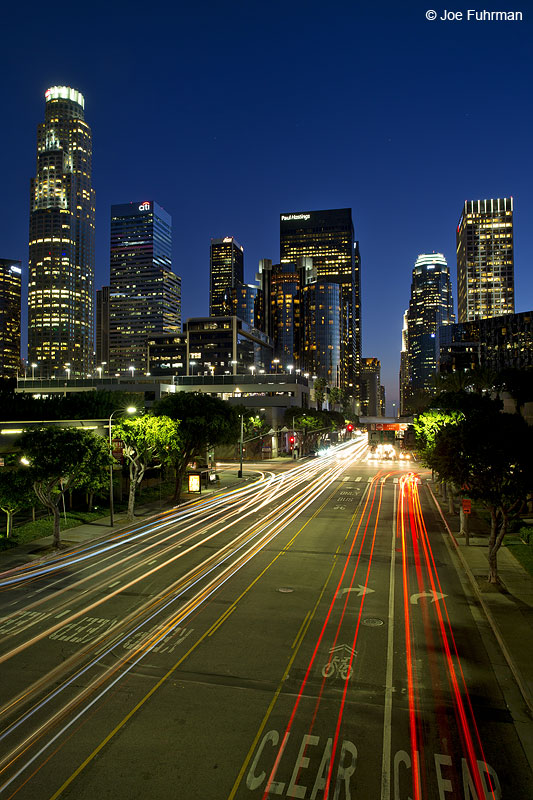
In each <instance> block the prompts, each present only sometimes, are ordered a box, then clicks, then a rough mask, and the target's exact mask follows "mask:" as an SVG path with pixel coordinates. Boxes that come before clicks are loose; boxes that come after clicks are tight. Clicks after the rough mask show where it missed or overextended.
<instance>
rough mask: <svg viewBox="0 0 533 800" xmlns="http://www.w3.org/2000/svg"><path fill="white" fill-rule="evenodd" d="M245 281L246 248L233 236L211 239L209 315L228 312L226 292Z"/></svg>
mask: <svg viewBox="0 0 533 800" xmlns="http://www.w3.org/2000/svg"><path fill="white" fill-rule="evenodd" d="M240 283H244V250H243V248H242V247H241V245H240V244H239V242H238V241H237V240H236V239H235V238H234V237H233V236H225V237H224V238H223V239H211V251H210V259H209V315H210V316H211V317H219V316H221V315H223V314H225V313H226V312H227V307H226V303H225V296H226V293H227V292H228V291H229V290H231V289H233V288H234V287H235V286H237V285H238V284H240Z"/></svg>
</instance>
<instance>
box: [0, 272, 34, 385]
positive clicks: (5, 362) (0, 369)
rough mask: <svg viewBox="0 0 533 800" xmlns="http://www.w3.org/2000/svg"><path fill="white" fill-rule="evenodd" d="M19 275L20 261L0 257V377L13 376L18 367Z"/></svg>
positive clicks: (16, 372) (15, 374)
mask: <svg viewBox="0 0 533 800" xmlns="http://www.w3.org/2000/svg"><path fill="white" fill-rule="evenodd" d="M21 275H22V262H21V261H13V260H11V259H9V258H0V378H15V377H16V376H17V374H18V371H19V368H20V311H21V308H20V298H21V295H20V291H21ZM33 363H35V362H33Z"/></svg>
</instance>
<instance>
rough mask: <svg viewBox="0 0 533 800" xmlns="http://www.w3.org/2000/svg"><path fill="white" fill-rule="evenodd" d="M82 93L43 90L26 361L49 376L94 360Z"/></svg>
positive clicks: (75, 371)
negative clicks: (43, 109)
mask: <svg viewBox="0 0 533 800" xmlns="http://www.w3.org/2000/svg"><path fill="white" fill-rule="evenodd" d="M84 105H85V101H84V98H83V95H82V94H81V93H80V92H78V91H76V90H75V89H71V88H69V87H67V86H52V87H51V88H50V89H48V90H47V91H46V93H45V121H44V122H43V123H41V124H39V126H38V128H37V170H36V175H35V178H32V180H31V198H30V237H29V239H30V240H29V288H28V360H29V361H30V362H34V363H38V364H39V368H40V371H41V374H42V375H43V376H45V375H46V376H50V377H52V375H54V374H55V373H56V372H57V373H58V374H59V373H64V370H65V366H66V365H68V369H70V373H71V374H72V375H79V376H82V375H85V374H87V372H88V371H89V370H90V369H91V367H92V359H93V329H94V308H93V282H94V190H93V188H92V184H91V170H92V167H91V161H92V136H91V129H90V128H89V126H88V125H87V123H86V122H85V114H84Z"/></svg>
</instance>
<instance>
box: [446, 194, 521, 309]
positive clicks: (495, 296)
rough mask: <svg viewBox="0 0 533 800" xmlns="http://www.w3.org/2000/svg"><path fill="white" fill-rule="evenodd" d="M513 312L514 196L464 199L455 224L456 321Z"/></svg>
mask: <svg viewBox="0 0 533 800" xmlns="http://www.w3.org/2000/svg"><path fill="white" fill-rule="evenodd" d="M513 312H514V248H513V198H512V197H505V198H497V199H491V200H467V201H466V202H465V204H464V208H463V212H462V214H461V219H460V220H459V225H458V226H457V318H458V321H459V322H469V321H470V320H474V319H487V318H488V317H498V316H501V315H502V314H512V313H513Z"/></svg>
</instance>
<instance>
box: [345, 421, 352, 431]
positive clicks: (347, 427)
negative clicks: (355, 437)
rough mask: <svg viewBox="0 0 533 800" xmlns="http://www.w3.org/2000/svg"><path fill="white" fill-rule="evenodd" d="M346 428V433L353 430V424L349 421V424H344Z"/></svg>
mask: <svg viewBox="0 0 533 800" xmlns="http://www.w3.org/2000/svg"><path fill="white" fill-rule="evenodd" d="M346 430H347V431H348V433H351V432H352V431H353V425H352V423H351V422H350V424H349V425H347V426H346Z"/></svg>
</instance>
